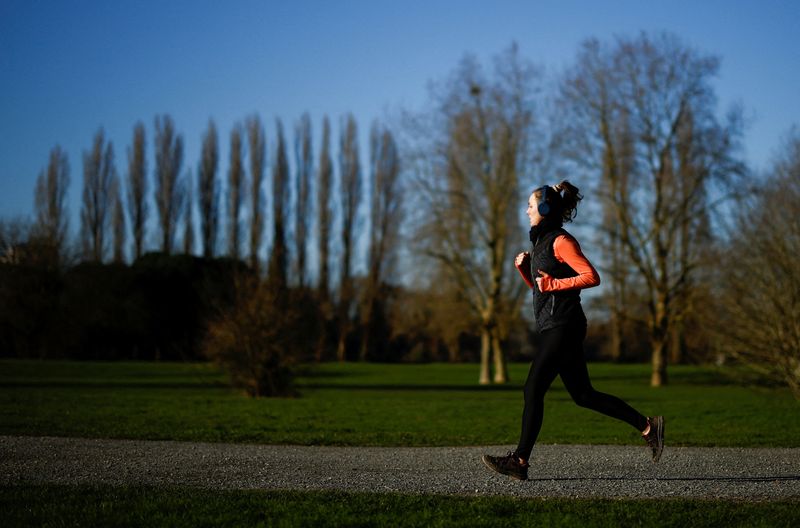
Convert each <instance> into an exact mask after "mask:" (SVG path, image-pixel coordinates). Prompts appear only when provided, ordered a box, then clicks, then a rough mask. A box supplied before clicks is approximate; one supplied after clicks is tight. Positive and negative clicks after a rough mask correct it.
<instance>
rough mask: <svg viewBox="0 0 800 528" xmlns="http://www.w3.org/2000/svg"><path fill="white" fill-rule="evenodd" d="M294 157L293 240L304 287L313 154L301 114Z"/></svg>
mask: <svg viewBox="0 0 800 528" xmlns="http://www.w3.org/2000/svg"><path fill="white" fill-rule="evenodd" d="M295 156H296V160H297V179H296V181H295V183H296V193H295V196H296V198H297V202H296V204H295V210H294V211H295V231H294V239H295V244H296V253H297V282H298V284H299V285H300V287H304V286H305V285H306V244H307V240H308V231H309V224H310V222H311V177H312V174H313V171H314V154H313V152H312V149H311V116H309V115H308V113H305V114H303V117H302V118H301V119H300V122H299V123H298V124H297V126H296V127H295Z"/></svg>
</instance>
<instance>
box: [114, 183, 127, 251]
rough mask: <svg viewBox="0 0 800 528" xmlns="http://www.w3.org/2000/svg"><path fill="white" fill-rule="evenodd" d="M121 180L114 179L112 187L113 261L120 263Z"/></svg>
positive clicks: (122, 248) (122, 240) (122, 239)
mask: <svg viewBox="0 0 800 528" xmlns="http://www.w3.org/2000/svg"><path fill="white" fill-rule="evenodd" d="M120 187H121V182H120V180H118V179H115V180H114V185H113V187H112V193H111V195H112V199H111V203H112V213H111V214H112V220H111V222H112V231H113V233H114V242H113V248H114V262H116V263H118V264H120V263H122V262H125V211H124V207H123V206H122V191H121V190H120Z"/></svg>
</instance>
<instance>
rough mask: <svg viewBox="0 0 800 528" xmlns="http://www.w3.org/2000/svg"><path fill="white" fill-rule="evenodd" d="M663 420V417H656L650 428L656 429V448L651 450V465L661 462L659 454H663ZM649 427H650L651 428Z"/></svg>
mask: <svg viewBox="0 0 800 528" xmlns="http://www.w3.org/2000/svg"><path fill="white" fill-rule="evenodd" d="M665 421H666V420H664V417H663V416H658V417H656V420H655V423H654V424H652V426H655V428H656V442H657V444H656V447H655V448H654V449H653V463H656V462H658V461H659V460H661V453H663V452H664V422H665ZM652 426H651V427H652Z"/></svg>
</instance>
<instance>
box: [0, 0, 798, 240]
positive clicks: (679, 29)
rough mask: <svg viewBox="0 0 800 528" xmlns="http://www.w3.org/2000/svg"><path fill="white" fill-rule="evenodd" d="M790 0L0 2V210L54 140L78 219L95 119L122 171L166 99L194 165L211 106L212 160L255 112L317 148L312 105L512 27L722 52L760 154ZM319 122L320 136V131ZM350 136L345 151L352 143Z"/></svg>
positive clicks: (725, 82) (557, 59) (421, 93)
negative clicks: (66, 165)
mask: <svg viewBox="0 0 800 528" xmlns="http://www.w3.org/2000/svg"><path fill="white" fill-rule="evenodd" d="M798 27H800V2H797V1H793V0H786V1H774V0H762V1H732V0H728V1H700V2H698V1H696V0H695V1H669V2H666V1H643V0H624V1H623V0H618V1H611V0H608V1H599V0H598V1H574V0H569V1H565V0H557V1H537V0H529V1H503V0H492V1H489V0H486V1H456V0H453V1H436V0H422V1H418V0H402V1H389V0H371V1H347V0H342V1H303V0H291V1H289V0H286V1H283V2H276V1H237V0H232V1H230V2H219V1H201V0H192V1H169V0H160V1H149V0H147V1H145V0H127V1H126V0H113V1H108V0H106V1H102V2H101V1H87V0H69V1H61V0H53V1H48V2H44V1H36V0H0V217H2V218H9V217H12V216H15V215H26V214H32V211H33V189H34V183H35V179H36V176H37V174H38V173H39V172H40V171H41V170H42V168H43V167H44V166H45V164H46V162H47V156H48V153H49V151H50V149H51V148H52V147H53V146H54V145H55V144H60V145H61V146H62V147H64V148H65V149H66V151H67V153H68V155H69V162H70V167H71V178H72V184H71V186H70V194H69V208H70V216H71V226H70V227H71V230H72V233H73V234H75V233H76V232H77V227H78V221H77V218H78V217H77V215H78V211H79V209H80V192H81V185H82V170H83V169H82V152H83V151H84V150H86V149H88V148H89V146H90V145H91V140H92V137H93V135H94V133H95V132H96V130H97V129H98V128H99V127H100V126H103V127H104V128H105V130H106V133H107V135H108V137H109V138H110V139H111V140H112V141H113V143H114V148H115V152H116V161H117V169H118V171H119V172H120V174H124V172H125V167H126V164H127V161H126V160H127V158H126V155H125V150H126V148H127V146H128V145H129V144H130V141H131V136H132V128H133V125H134V124H135V123H136V121H137V120H142V121H143V122H144V123H145V125H146V127H147V134H148V138H147V139H148V145H147V148H148V152H147V156H148V164H149V168H150V169H151V170H152V163H153V149H152V137H153V118H154V116H155V115H156V114H160V113H169V114H171V115H172V116H173V118H174V119H175V122H176V125H177V127H178V130H179V131H180V132H181V133H182V134H183V135H184V139H185V156H184V168H191V169H192V170H193V171H195V170H196V167H197V160H198V159H199V152H200V137H201V134H202V132H203V131H204V129H205V127H206V124H207V122H208V119H209V118H211V117H213V118H214V119H215V121H216V123H217V128H218V131H219V133H220V146H221V163H220V173H221V174H224V173H225V172H226V171H227V166H228V163H227V143H228V137H229V133H230V130H231V127H232V125H233V123H235V122H236V121H239V120H242V119H243V118H245V117H246V116H247V115H249V114H251V113H252V112H258V113H259V114H260V115H261V117H262V118H263V119H264V120H265V121H266V123H267V139H268V142H270V143H271V142H272V141H273V140H274V119H275V118H276V117H281V118H282V119H283V120H284V126H285V127H286V129H287V131H290V132H291V130H292V129H293V126H294V123H295V121H296V120H297V119H298V118H299V117H300V115H301V114H302V113H303V112H304V111H308V112H310V113H311V116H312V119H313V123H314V142H315V145H314V148H315V152H317V151H318V149H319V136H320V130H321V119H322V116H323V115H324V114H328V115H329V116H330V117H331V119H332V120H333V124H334V134H337V133H338V126H336V124H337V123H338V120H339V118H340V117H341V116H342V115H343V114H344V113H346V112H348V111H350V112H353V113H354V114H355V116H356V118H357V120H358V124H359V127H360V130H361V135H362V138H365V137H366V131H367V130H368V127H369V124H370V122H371V121H372V120H373V119H375V118H380V117H382V116H384V115H385V113H386V112H387V111H391V110H395V109H397V108H400V107H404V108H409V109H414V108H419V107H420V106H421V105H422V103H423V102H424V101H425V100H426V96H427V91H426V84H427V82H428V81H429V80H432V79H440V78H442V77H443V76H445V75H446V74H447V73H449V72H450V71H451V70H452V69H453V68H454V67H455V65H456V64H457V62H458V60H459V59H460V57H461V56H462V55H463V54H464V53H465V52H472V53H475V54H477V55H478V56H479V57H480V58H482V59H488V58H489V57H491V56H492V55H494V54H496V53H497V52H499V51H501V50H502V49H503V48H505V47H507V46H508V45H509V43H510V42H511V41H512V40H516V41H517V42H518V43H519V45H520V49H521V51H522V52H523V53H524V54H525V55H526V56H527V57H529V58H531V59H532V60H534V61H535V62H537V63H540V64H542V65H544V66H545V67H546V69H547V71H548V72H549V73H551V74H553V73H556V72H557V71H559V70H560V69H561V68H563V67H564V66H566V65H567V64H568V63H569V62H570V61H571V60H572V59H573V57H574V56H575V53H576V51H577V48H578V44H579V43H580V42H581V41H582V40H583V39H585V38H587V37H591V36H595V37H598V38H600V39H609V38H611V37H613V36H614V35H620V34H625V35H634V34H636V33H638V32H639V31H641V30H646V31H659V30H668V31H672V32H674V33H676V34H678V35H679V36H680V37H681V38H682V39H683V40H684V42H686V43H687V44H689V45H691V46H694V47H696V48H698V49H699V50H701V51H703V52H707V53H712V54H717V55H719V56H721V58H722V68H721V74H720V76H719V78H718V79H717V82H716V84H715V86H716V88H717V93H718V95H719V99H720V104H721V107H720V111H722V110H724V108H725V107H726V106H727V105H729V104H730V103H732V102H735V101H738V102H741V103H742V104H743V105H744V108H745V110H746V113H747V115H748V116H749V117H750V118H751V119H750V124H749V127H748V129H747V134H746V138H745V144H746V152H745V156H746V160H747V161H748V162H749V163H750V164H751V166H752V167H754V168H756V169H762V168H765V167H766V166H767V165H768V162H769V160H770V158H771V156H772V155H773V153H774V152H775V149H776V148H777V147H778V145H779V142H780V139H781V137H782V136H783V135H784V134H785V133H786V132H787V131H788V129H789V128H790V126H791V125H792V124H795V123H800V44H799V43H798V40H797V28H798ZM335 137H336V136H334V138H335ZM365 147H366V144H365V143H362V157H364V159H365V156H366V148H365Z"/></svg>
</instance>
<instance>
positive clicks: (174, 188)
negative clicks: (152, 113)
mask: <svg viewBox="0 0 800 528" xmlns="http://www.w3.org/2000/svg"><path fill="white" fill-rule="evenodd" d="M155 124H156V137H155V150H156V207H157V209H158V219H159V224H160V227H161V251H163V252H164V253H170V252H171V251H172V247H173V244H174V240H175V231H176V229H177V224H178V219H179V218H180V216H181V207H182V205H183V192H182V189H181V182H180V180H179V175H180V171H181V163H182V162H183V137H182V136H181V135H179V134H176V132H175V125H174V123H173V122H172V118H171V117H170V116H169V115H164V116H156V119H155Z"/></svg>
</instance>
